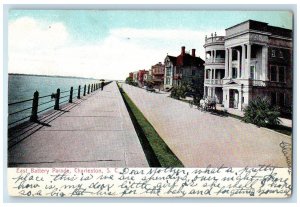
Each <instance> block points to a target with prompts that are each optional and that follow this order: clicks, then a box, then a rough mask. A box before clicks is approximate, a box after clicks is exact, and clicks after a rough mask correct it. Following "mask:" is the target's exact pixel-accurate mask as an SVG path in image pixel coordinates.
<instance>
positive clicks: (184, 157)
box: [123, 84, 291, 167]
mask: <svg viewBox="0 0 300 207" xmlns="http://www.w3.org/2000/svg"><path fill="white" fill-rule="evenodd" d="M123 88H124V91H125V92H126V93H127V94H128V95H129V97H130V98H131V99H132V100H133V101H134V103H135V104H136V105H137V106H138V108H139V109H140V110H141V111H142V113H143V114H144V115H145V117H146V118H147V119H148V121H149V122H150V123H151V124H152V125H153V126H154V128H155V129H156V131H157V132H158V133H159V135H160V136H161V137H162V139H164V141H165V142H166V143H167V145H168V146H169V147H170V149H171V150H172V151H173V152H174V153H175V154H176V155H177V157H178V158H179V159H180V160H181V161H182V162H183V164H184V166H185V167H206V166H208V165H211V166H212V167H219V166H221V165H222V164H224V165H225V166H231V167H245V166H249V167H257V166H259V165H268V164H271V165H273V166H277V167H287V162H286V157H285V156H284V154H283V153H282V149H281V147H280V143H281V142H282V141H283V142H286V143H288V144H290V143H291V137H289V136H286V135H283V134H280V133H277V132H274V131H271V130H268V129H265V128H258V127H256V126H255V125H252V124H246V123H243V122H241V121H239V120H237V119H234V118H231V117H221V116H218V115H213V114H211V113H209V112H201V111H199V110H197V109H192V108H190V107H189V105H188V104H187V103H184V102H182V101H178V100H174V99H172V98H169V97H167V95H166V94H157V93H150V92H146V91H145V90H143V89H140V88H137V87H133V86H129V85H126V84H123ZM289 158H290V157H289Z"/></svg>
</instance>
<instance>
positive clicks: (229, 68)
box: [228, 48, 232, 78]
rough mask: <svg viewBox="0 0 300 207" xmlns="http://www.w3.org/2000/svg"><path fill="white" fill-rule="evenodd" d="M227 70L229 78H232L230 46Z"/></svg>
mask: <svg viewBox="0 0 300 207" xmlns="http://www.w3.org/2000/svg"><path fill="white" fill-rule="evenodd" d="M228 70H229V78H232V48H229V64H228Z"/></svg>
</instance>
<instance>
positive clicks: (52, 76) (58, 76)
mask: <svg viewBox="0 0 300 207" xmlns="http://www.w3.org/2000/svg"><path fill="white" fill-rule="evenodd" d="M8 75H16V76H18V75H22V76H39V77H51V78H76V79H92V80H98V79H96V78H85V77H77V76H62V75H38V74H23V73H8ZM103 79H104V78H103Z"/></svg>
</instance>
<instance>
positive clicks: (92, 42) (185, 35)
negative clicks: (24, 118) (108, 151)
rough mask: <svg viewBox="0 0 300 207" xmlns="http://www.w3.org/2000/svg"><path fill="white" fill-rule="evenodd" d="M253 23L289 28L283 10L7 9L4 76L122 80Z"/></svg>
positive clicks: (288, 18)
mask: <svg viewBox="0 0 300 207" xmlns="http://www.w3.org/2000/svg"><path fill="white" fill-rule="evenodd" d="M248 19H253V20H257V21H263V22H267V23H269V25H273V26H279V27H283V28H287V29H292V25H293V23H292V19H293V16H292V13H290V12H288V11H200V10H199V11H196V10H193V11H171V10H156V11H149V10H143V11H135V10H130V11H129V10H128V11H125V10H10V11H9V22H8V72H9V73H25V74H39V75H61V76H78V77H87V78H89V77H92V78H104V79H115V80H124V79H125V78H126V77H127V76H128V73H129V72H131V71H137V70H139V69H150V68H151V66H152V65H154V64H156V63H158V62H163V61H164V58H165V57H166V55H167V54H169V55H173V56H177V55H179V54H180V51H181V46H185V47H186V51H191V50H192V49H193V48H195V49H196V55H197V56H200V57H201V58H202V59H204V48H203V45H204V40H205V35H207V36H210V34H211V33H214V32H216V33H217V35H225V29H226V28H228V27H231V26H233V25H235V24H238V23H240V22H242V21H246V20H248Z"/></svg>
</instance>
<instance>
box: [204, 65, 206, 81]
mask: <svg viewBox="0 0 300 207" xmlns="http://www.w3.org/2000/svg"><path fill="white" fill-rule="evenodd" d="M205 81H206V68H204V83H205Z"/></svg>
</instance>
